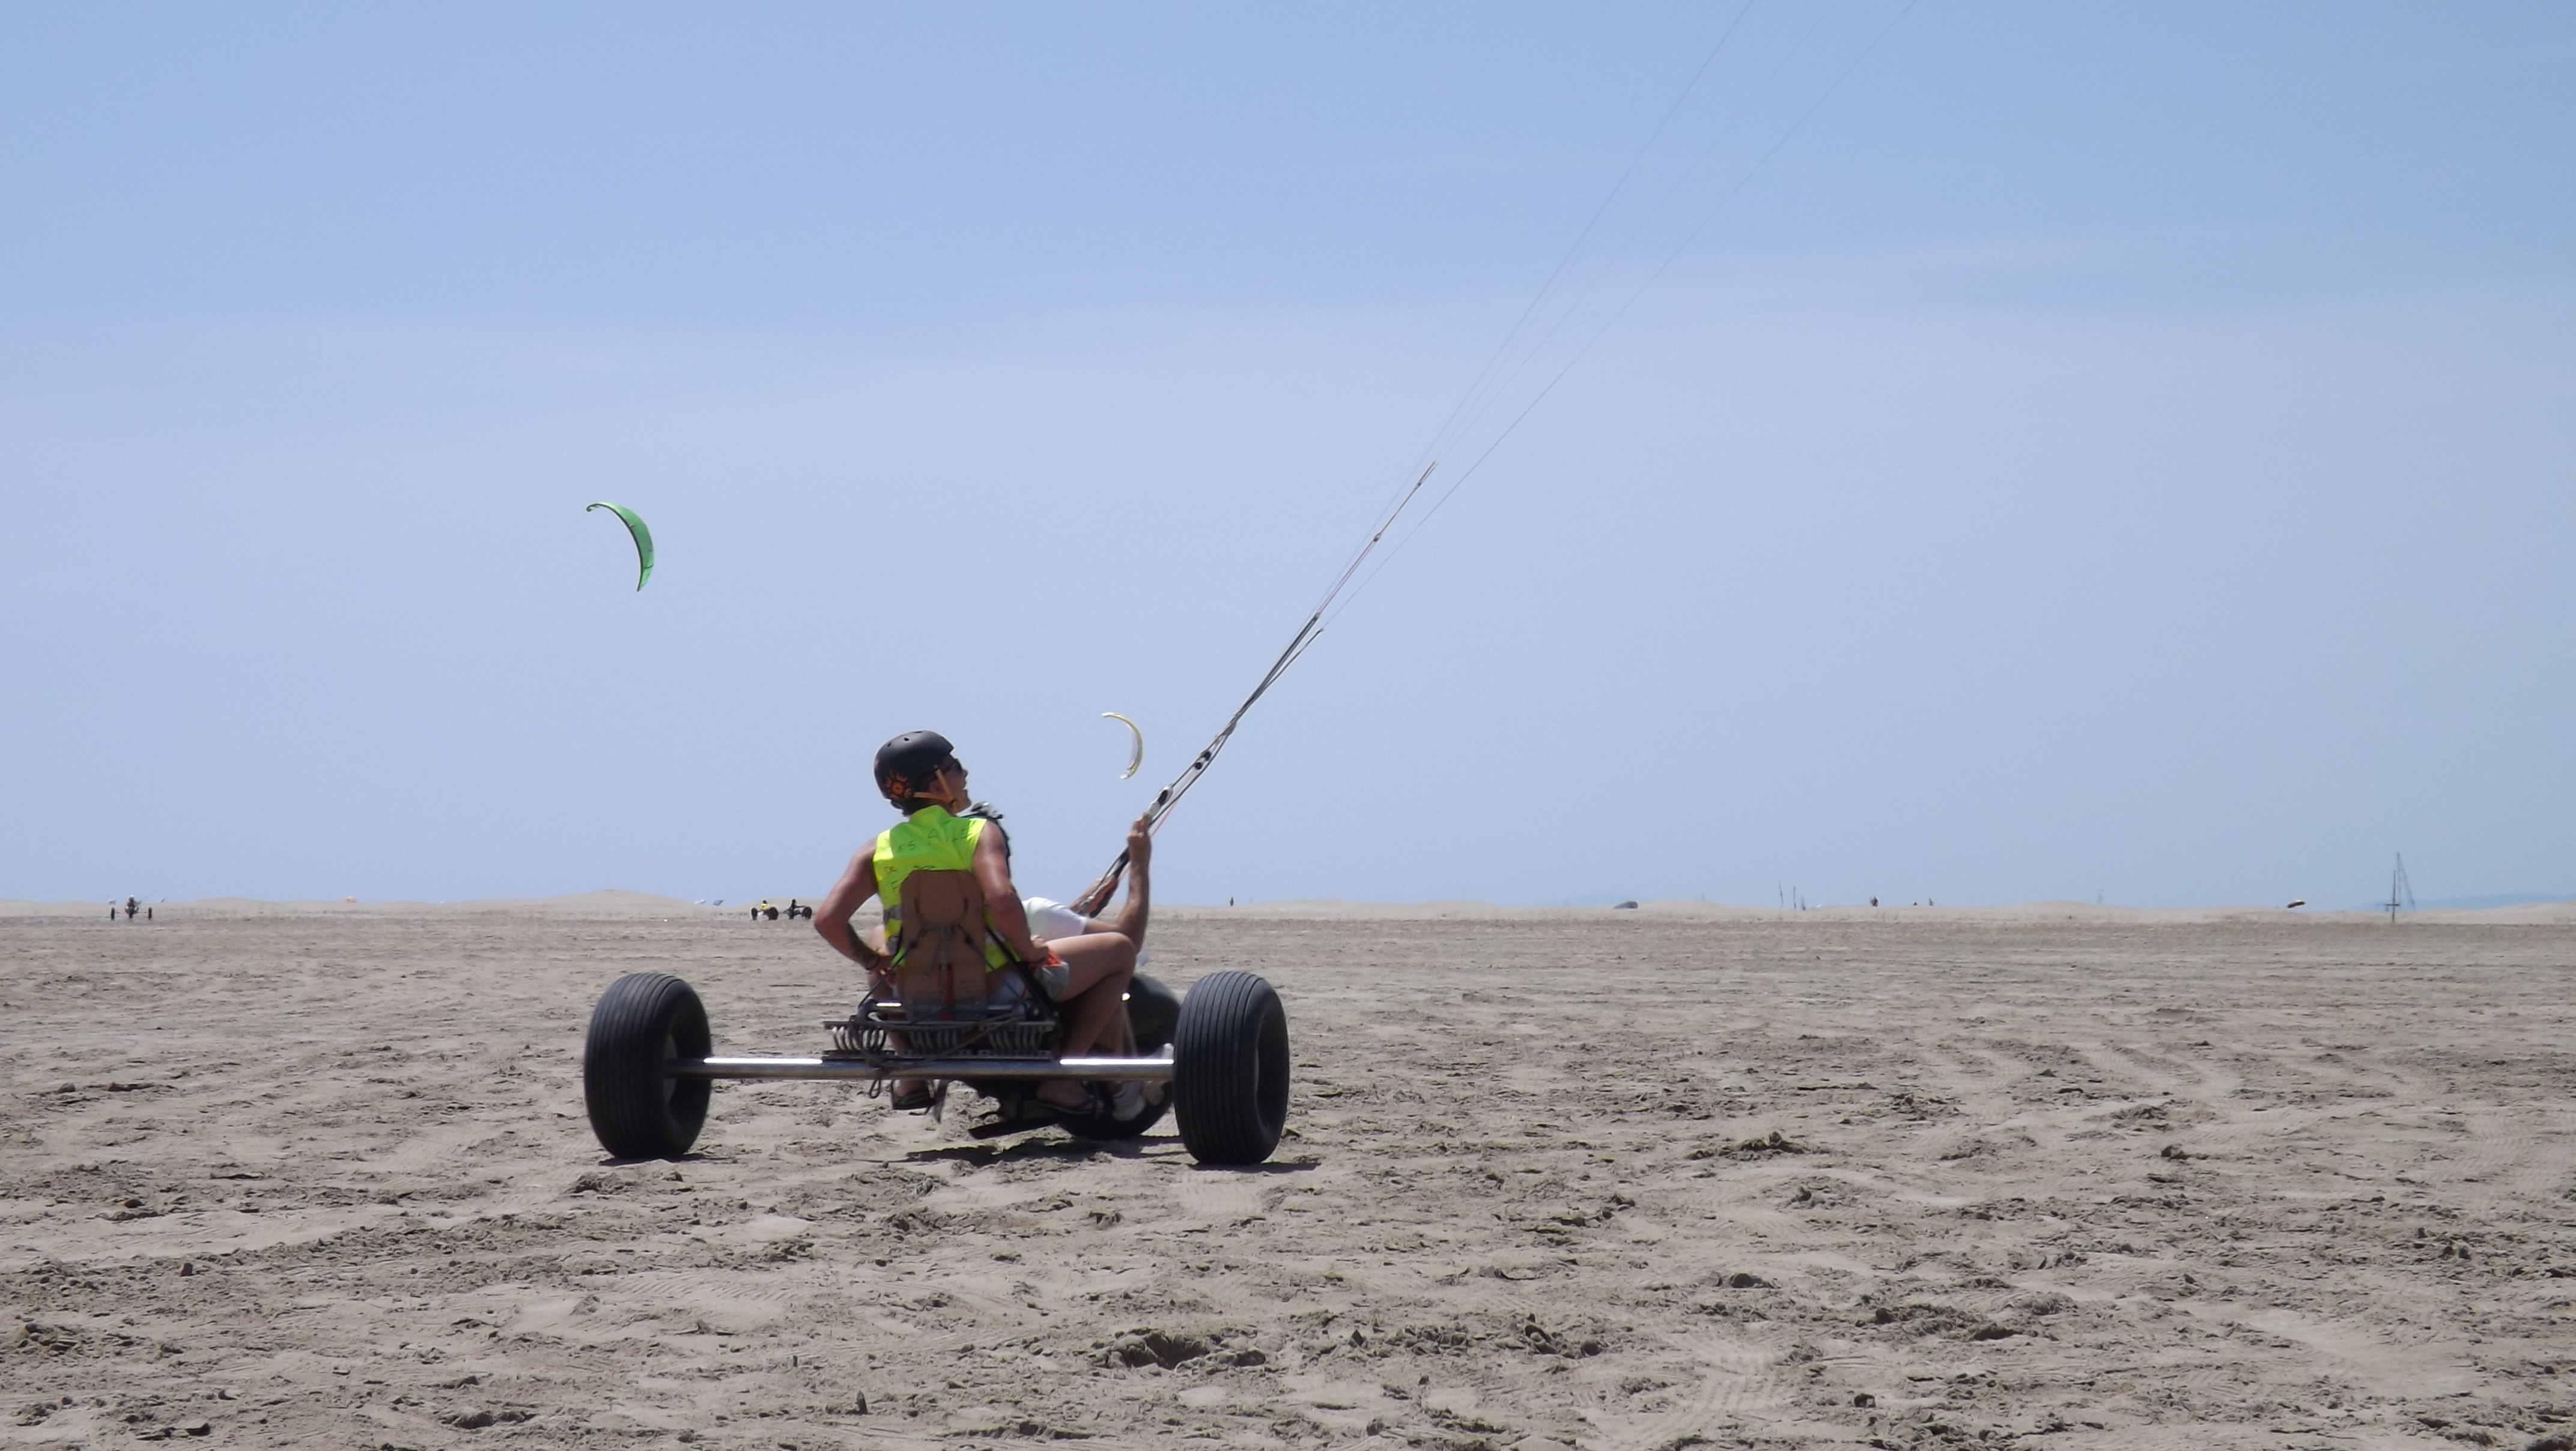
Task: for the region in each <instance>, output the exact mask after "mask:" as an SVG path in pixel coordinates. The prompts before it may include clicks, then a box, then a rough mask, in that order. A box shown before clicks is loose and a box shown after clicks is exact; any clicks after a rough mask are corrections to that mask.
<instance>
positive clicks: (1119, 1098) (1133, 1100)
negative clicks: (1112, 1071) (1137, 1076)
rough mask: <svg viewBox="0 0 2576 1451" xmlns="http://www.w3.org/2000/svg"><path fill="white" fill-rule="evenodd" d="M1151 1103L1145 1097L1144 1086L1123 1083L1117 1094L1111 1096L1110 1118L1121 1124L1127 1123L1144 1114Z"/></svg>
mask: <svg viewBox="0 0 2576 1451" xmlns="http://www.w3.org/2000/svg"><path fill="white" fill-rule="evenodd" d="M1151 1102H1152V1100H1150V1099H1148V1098H1147V1097H1146V1096H1145V1085H1144V1084H1141V1083H1134V1082H1129V1083H1122V1084H1120V1085H1118V1091H1117V1092H1116V1093H1113V1094H1111V1095H1109V1116H1110V1117H1111V1118H1114V1119H1116V1120H1118V1121H1119V1122H1120V1123H1125V1122H1126V1121H1127V1120H1129V1119H1132V1118H1134V1117H1135V1116H1136V1115H1138V1114H1140V1113H1143V1112H1144V1111H1145V1109H1146V1108H1147V1106H1148V1105H1150V1104H1151Z"/></svg>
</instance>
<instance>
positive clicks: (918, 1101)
mask: <svg viewBox="0 0 2576 1451" xmlns="http://www.w3.org/2000/svg"><path fill="white" fill-rule="evenodd" d="M875 775H876V784H877V789H878V790H879V791H880V792H882V793H883V794H884V796H885V798H886V800H887V802H888V803H889V804H890V805H892V806H893V807H894V808H895V810H897V811H899V812H901V813H903V820H902V821H900V822H897V823H896V824H895V825H893V826H891V827H888V828H886V829H885V830H884V831H882V832H879V833H878V834H877V836H876V838H875V839H874V840H873V841H871V842H870V843H869V844H868V845H867V846H865V847H863V848H861V849H860V850H859V852H858V854H857V855H856V856H854V857H852V858H851V860H850V865H849V868H848V870H846V871H845V872H843V873H842V875H841V880H840V881H839V882H837V883H835V884H834V885H833V887H832V890H831V892H830V893H829V894H827V895H826V896H825V897H824V899H823V901H822V903H821V905H820V906H819V907H817V909H816V910H815V913H814V930H815V932H816V933H817V934H819V935H820V936H821V937H822V938H823V940H824V941H826V942H828V943H830V944H831V946H832V949H833V950H834V951H835V952H838V953H840V954H841V955H842V956H844V957H847V958H849V959H850V960H851V961H853V962H856V963H858V964H860V965H861V966H863V967H865V968H867V969H868V971H869V973H870V976H871V978H872V979H874V980H878V981H884V980H886V979H888V978H889V977H891V978H893V979H894V980H896V981H897V982H898V983H902V982H903V981H904V980H905V978H906V973H905V971H904V967H905V964H906V960H907V958H908V956H909V955H910V954H911V952H912V951H913V950H914V948H915V946H916V945H917V944H919V943H922V942H925V941H927V940H928V939H927V937H926V936H925V935H924V934H925V933H926V932H927V931H928V930H929V923H928V922H927V921H926V920H923V919H920V918H919V917H918V916H917V914H918V913H919V912H920V911H921V910H922V904H921V902H920V901H919V900H912V901H908V900H907V897H908V896H909V897H913V898H916V899H918V898H919V896H920V891H919V889H918V888H913V887H912V884H913V883H914V882H916V881H921V880H925V879H933V880H939V881H942V882H943V883H944V884H946V885H943V886H942V888H941V896H940V901H941V903H942V907H941V913H942V916H941V922H940V928H939V930H940V931H941V933H942V934H943V936H942V941H943V942H946V943H948V944H949V945H950V946H951V947H952V948H953V947H955V946H957V945H958V944H960V943H961V942H966V941H968V940H971V948H972V950H971V952H957V951H949V952H947V953H946V954H945V955H944V957H943V961H942V962H941V964H940V965H939V969H938V970H939V971H940V972H941V973H944V974H946V975H947V979H948V980H947V981H946V982H945V984H944V985H943V992H944V998H943V1001H945V1000H950V999H953V1000H959V1001H967V1000H972V1001H976V1002H979V1003H980V1002H983V1001H985V1000H986V999H987V998H989V997H990V996H991V989H990V986H989V983H979V982H972V981H971V979H972V978H973V977H974V976H976V974H975V967H976V965H977V964H978V962H979V960H980V964H981V965H982V967H983V968H984V976H986V977H987V978H989V977H990V976H991V975H992V974H996V973H1003V972H1006V971H1009V970H1011V969H1013V968H1014V967H1015V966H1017V967H1025V968H1026V969H1027V971H1028V973H1029V976H1030V977H1031V978H1032V979H1033V980H1034V981H1035V982H1036V984H1037V986H1038V988H1039V990H1040V991H1042V992H1044V993H1045V994H1046V996H1047V997H1048V998H1050V999H1052V1000H1053V1001H1054V1002H1056V1003H1057V1004H1058V1005H1059V1007H1060V1009H1061V1010H1062V1012H1063V1014H1064V1018H1065V1028H1064V1032H1063V1035H1062V1039H1061V1041H1060V1043H1059V1044H1058V1051H1059V1052H1061V1053H1062V1054H1064V1055H1065V1056H1067V1057H1080V1056H1082V1055H1084V1054H1087V1053H1098V1052H1103V1051H1117V1050H1118V1049H1119V1046H1120V1045H1121V1044H1122V1043H1123V1042H1124V1040H1125V1028H1126V993H1127V983H1128V981H1129V979H1130V978H1132V977H1133V976H1134V974H1135V970H1136V943H1135V941H1134V940H1133V939H1132V938H1130V937H1128V936H1125V935H1122V934H1121V933H1118V932H1096V933H1090V934H1086V935H1083V936H1078V937H1071V938H1067V939H1064V940H1061V941H1040V940H1039V939H1037V938H1035V937H1034V936H1032V935H1031V933H1030V930H1029V928H1030V923H1029V919H1028V914H1027V912H1026V910H1025V909H1024V908H1023V907H1022V906H1021V904H1020V896H1019V891H1018V889H1017V888H1016V887H1014V886H1013V885H1012V882H1011V868H1010V842H1009V838H1008V837H1007V836H1006V835H1004V833H1003V831H1002V828H1001V825H1000V823H999V822H997V821H993V820H988V819H986V818H984V817H981V816H977V815H973V814H969V812H968V806H969V803H970V802H971V801H972V800H973V797H972V796H970V795H969V794H968V792H967V789H966V768H965V767H964V766H963V765H962V764H960V763H959V762H958V760H957V756H956V752H955V748H954V747H952V746H950V745H949V743H948V739H947V738H946V737H945V736H942V735H940V734H939V733H938V732H936V731H908V732H906V733H905V734H903V735H900V736H897V737H895V738H894V739H893V740H890V741H888V742H886V743H885V745H884V746H883V747H881V748H879V750H878V751H877V755H876V762H875ZM1139 830H1140V831H1141V824H1140V827H1139ZM1134 839H1135V837H1134V835H1133V834H1131V837H1130V841H1131V844H1132V842H1133V841H1134ZM1141 865H1142V863H1141V862H1140V863H1139V866H1140V867H1141ZM934 874H936V875H935V876H934ZM961 877H962V878H964V879H965V880H964V881H963V882H961V881H960V880H959V879H960V878H961ZM1142 886H1143V883H1142V874H1141V871H1140V872H1139V873H1138V875H1137V876H1135V877H1132V878H1131V879H1130V888H1129V892H1130V901H1131V903H1133V904H1134V905H1135V906H1136V908H1137V912H1136V915H1137V917H1138V926H1139V928H1140V929H1141V926H1142V897H1141V892H1142ZM908 888H910V889H911V890H909V891H908V890H907V889H908ZM952 888H953V889H954V890H952ZM870 897H875V898H877V899H878V900H879V901H880V902H882V903H883V904H884V911H885V950H884V951H883V952H878V951H876V950H875V949H874V948H872V947H870V946H869V945H868V944H867V943H866V942H865V941H863V940H862V939H861V938H860V937H859V935H858V933H857V932H856V931H855V930H854V929H853V928H852V927H851V926H850V917H851V914H852V913H854V912H856V911H857V910H858V909H859V907H860V906H861V905H863V904H864V903H865V902H866V901H867V900H868V898H870ZM970 902H972V905H971V906H970V905H969V904H970ZM1138 935H1140V936H1141V935H1142V934H1141V930H1140V931H1139V933H1138ZM961 975H962V976H963V977H965V978H967V979H969V980H970V981H969V982H966V983H960V982H958V981H957V979H958V978H959V977H960V976H961ZM927 981H928V979H927V976H926V975H925V976H924V982H923V983H918V984H910V985H909V991H907V992H906V999H907V1005H909V1001H910V997H911V993H912V992H916V991H922V990H924V989H925V988H926V985H927ZM1038 1096H1039V1098H1040V1099H1041V1100H1042V1101H1044V1102H1046V1103H1048V1104H1049V1105H1051V1106H1053V1107H1055V1108H1057V1109H1060V1110H1063V1111H1065V1112H1081V1111H1085V1110H1087V1109H1089V1108H1090V1107H1091V1106H1092V1105H1091V1100H1090V1095H1089V1092H1088V1091H1087V1090H1085V1089H1084V1088H1082V1087H1081V1086H1080V1085H1079V1084H1075V1083H1071V1082H1053V1083H1048V1084H1046V1085H1044V1086H1043V1087H1042V1088H1041V1089H1040V1090H1039V1094H1038ZM931 1102H932V1096H931V1094H930V1091H929V1088H928V1086H927V1085H926V1084H917V1083H916V1084H912V1085H909V1086H906V1085H898V1088H897V1092H896V1096H895V1105H896V1106H897V1107H899V1108H902V1107H915V1106H918V1107H928V1106H929V1104H930V1103H931Z"/></svg>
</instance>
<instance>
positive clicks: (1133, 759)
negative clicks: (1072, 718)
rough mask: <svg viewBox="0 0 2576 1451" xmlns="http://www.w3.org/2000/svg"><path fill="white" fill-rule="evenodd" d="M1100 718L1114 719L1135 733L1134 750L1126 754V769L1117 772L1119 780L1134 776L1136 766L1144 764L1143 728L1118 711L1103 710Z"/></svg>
mask: <svg viewBox="0 0 2576 1451" xmlns="http://www.w3.org/2000/svg"><path fill="white" fill-rule="evenodd" d="M1100 718H1101V719H1102V720H1114V721H1116V722H1118V723H1119V724H1120V725H1123V726H1125V727H1127V729H1128V730H1129V731H1130V732H1132V733H1134V735H1135V737H1136V750H1135V752H1134V754H1132V755H1130V756H1128V758H1127V769H1126V770H1124V771H1121V772H1119V773H1118V779H1119V780H1121V781H1125V780H1128V779H1131V778H1132V777H1134V776H1135V774H1136V768H1137V767H1139V766H1142V765H1144V764H1145V732H1144V730H1143V729H1142V728H1141V727H1139V726H1138V725H1137V724H1136V723H1135V722H1134V721H1132V720H1129V719H1128V718H1127V717H1125V716H1123V715H1120V714H1119V713H1118V712H1116V711H1114V710H1104V711H1102V712H1101V713H1100Z"/></svg>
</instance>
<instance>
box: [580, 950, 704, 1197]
mask: <svg viewBox="0 0 2576 1451" xmlns="http://www.w3.org/2000/svg"><path fill="white" fill-rule="evenodd" d="M713 1043H714V1039H713V1036H712V1035H711V1034H709V1033H708V1031H707V1010H706V1007H705V1005H704V1004H702V1003H700V1002H699V1001H698V994H697V992H696V990H695V989H693V988H691V987H690V986H689V985H688V984H687V983H685V982H682V981H680V980H679V979H678V978H676V977H672V976H670V975H669V974H667V973H659V972H630V973H628V974H627V975H626V976H624V977H621V978H619V979H618V980H617V981H615V982H613V983H610V984H609V985H608V991H606V992H604V993H601V994H600V995H599V1006H597V1007H595V1008H592V1009H591V1010H590V1036H589V1038H588V1040H587V1041H585V1042H584V1043H583V1044H582V1050H581V1096H582V1101H583V1103H584V1104H585V1105H587V1106H588V1108H589V1110H590V1131H591V1132H592V1133H594V1134H597V1135H598V1136H599V1146H600V1147H601V1148H603V1149H606V1150H607V1151H608V1152H610V1153H611V1154H614V1155H616V1156H617V1157H618V1158H621V1159H676V1158H678V1157H679V1156H681V1155H682V1154H685V1153H687V1152H688V1151H689V1146H690V1145H691V1144H694V1143H696V1142H697V1141H698V1130H699V1129H701V1128H703V1127H705V1126H706V1122H707V1096H708V1094H709V1093H710V1092H711V1091H712V1090H713V1088H714V1086H715V1085H714V1084H712V1083H710V1082H709V1081H707V1080H706V1079H703V1078H673V1077H671V1076H670V1075H669V1074H668V1073H666V1072H665V1071H663V1067H662V1064H663V1060H665V1059H668V1058H704V1057H706V1056H707V1051H708V1049H709V1048H710V1047H711V1046H713Z"/></svg>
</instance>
